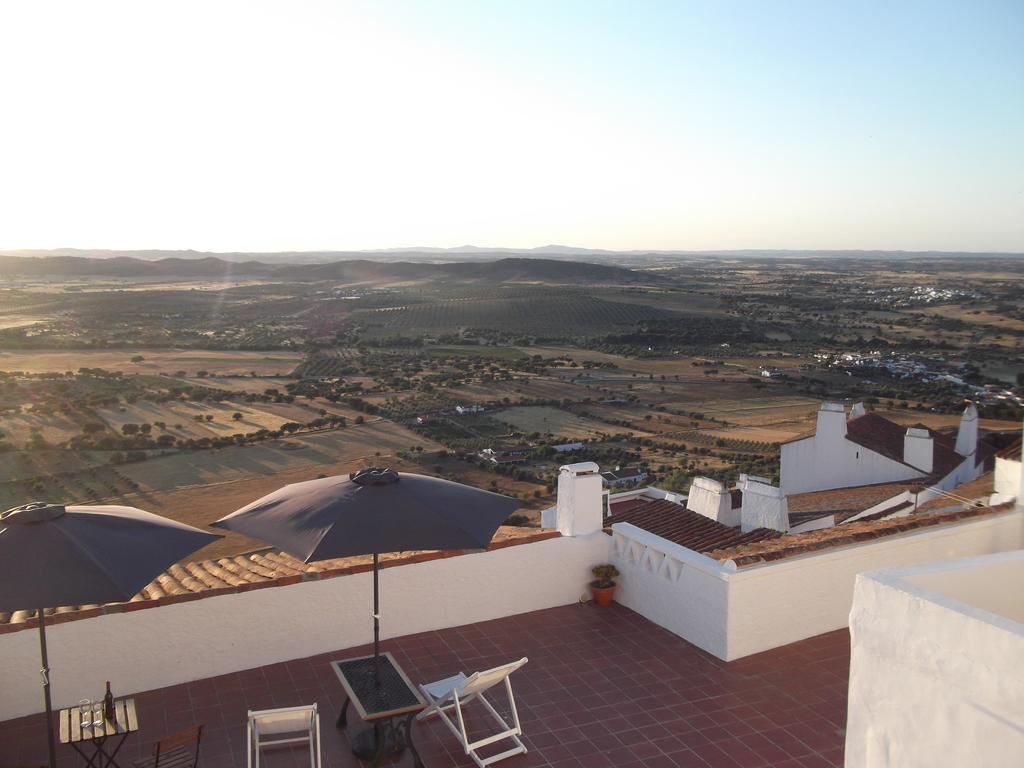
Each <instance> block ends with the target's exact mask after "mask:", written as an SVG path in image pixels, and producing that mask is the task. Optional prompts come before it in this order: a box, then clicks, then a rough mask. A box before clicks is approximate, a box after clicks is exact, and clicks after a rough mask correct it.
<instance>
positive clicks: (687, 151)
mask: <svg viewBox="0 0 1024 768" xmlns="http://www.w3.org/2000/svg"><path fill="white" fill-rule="evenodd" d="M464 243H473V244H477V245H491V246H512V247H529V246H535V245H544V244H547V243H562V244H571V245H579V246H589V247H601V248H616V249H619V248H621V249H629V248H650V249H672V248H679V249H717V248H886V249H888V248H893V249H908V250H910V249H941V250H975V251H980V250H1013V251H1024V1H1022V0H1006V1H1005V2H997V1H994V0H992V1H988V0H964V1H963V2H957V3H950V2H941V1H940V0H928V1H927V2H904V1H901V0H885V1H884V2H877V3H875V2H867V1H865V0H855V1H854V0H851V1H850V2H839V0H835V1H833V0H824V1H823V0H813V1H812V2H774V1H771V2H770V1H769V0H760V1H758V2H728V0H711V1H710V2H706V3H703V2H682V0H678V1H677V2H664V3H662V2H641V1H639V0H634V1H633V2H621V3H618V2H598V0H586V1H584V2H559V1H558V0H543V1H542V2H536V3H534V2H525V1H524V0H508V2H502V3H497V2H494V3H492V2H482V1H481V0H474V2H465V3H463V2H448V1H446V0H423V2H416V3H414V2H404V3H398V2H381V1H380V0H374V1H373V2H365V3H350V2H342V1H341V0H333V1H329V0H321V1H319V2H317V1H315V0H280V2H259V1H257V0H240V1H239V2H227V1H225V0H200V1H198V2H190V1H188V0H173V1H169V2H150V1H146V0H128V1H127V2H105V1H104V0H88V1H87V2H86V1H84V0H68V1H66V2H46V1H44V0H21V1H17V0H0V247H3V248H50V247H61V246H76V247H83V248H84V247H89V248H196V249H201V250H290V249H349V248H351V249H356V248H380V247H392V246H413V245H432V246H454V245H461V244H464Z"/></svg>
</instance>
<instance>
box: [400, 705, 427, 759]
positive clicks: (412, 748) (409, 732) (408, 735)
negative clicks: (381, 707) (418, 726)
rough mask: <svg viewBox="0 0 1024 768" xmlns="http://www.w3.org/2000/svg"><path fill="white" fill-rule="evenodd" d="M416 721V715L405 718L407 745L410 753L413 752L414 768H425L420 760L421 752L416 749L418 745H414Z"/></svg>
mask: <svg viewBox="0 0 1024 768" xmlns="http://www.w3.org/2000/svg"><path fill="white" fill-rule="evenodd" d="M415 719H416V714H415V713H413V714H411V715H409V716H408V717H407V718H405V744H406V746H407V747H409V751H410V752H412V759H413V763H412V764H413V768H424V766H423V761H422V760H421V759H420V753H419V750H418V749H416V745H415V744H413V743H412V721H413V720H415Z"/></svg>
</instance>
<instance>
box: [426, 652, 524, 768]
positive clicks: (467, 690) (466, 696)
mask: <svg viewBox="0 0 1024 768" xmlns="http://www.w3.org/2000/svg"><path fill="white" fill-rule="evenodd" d="M526 661H527V659H526V658H525V657H523V658H522V659H520V660H519V661H513V662H512V663H511V664H504V665H502V666H500V667H495V668H494V669H488V670H487V671H485V672H475V673H473V674H472V675H470V676H469V677H466V676H465V675H464V674H462V673H461V672H460V673H459V674H457V675H455V676H454V677H448V678H445V679H444V680H438V681H437V682H435V683H426V684H421V685H420V690H421V691H423V695H424V696H425V697H426V699H427V708H426V709H424V710H423V711H422V712H420V714H419V715H417V719H418V720H422V719H424V718H427V717H431V716H433V715H438V716H439V717H440V718H441V719H442V720H443V721H444V724H445V725H447V726H448V730H450V731H451V732H452V733H454V734H455V737H456V738H457V739H458V740H459V741H461V742H462V746H463V748H464V749H465V750H466V754H467V755H469V756H470V757H471V758H473V762H474V763H476V764H477V765H478V766H480V768H486V766H488V765H491V764H492V763H496V762H498V761H499V760H504V759H505V758H506V757H512V755H520V754H522V753H523V752H525V751H526V747H525V746H523V742H522V741H520V739H519V737H520V736H521V735H522V733H523V729H522V727H521V726H520V725H519V713H518V712H517V711H516V700H515V697H514V696H513V695H512V682H511V681H510V680H509V675H511V674H512V673H513V672H515V671H516V670H517V669H519V668H520V667H521V666H523V665H524V664H525V663H526ZM502 681H504V682H505V690H506V691H507V692H508V703H509V708H510V709H511V710H512V725H509V724H508V723H507V722H505V718H503V717H502V716H501V715H499V714H498V710H496V709H495V708H494V707H493V706H492V705H491V702H489V701H488V700H487V699H486V698H485V697H484V691H486V690H488V689H490V688H492V687H494V686H495V685H498V683H500V682H502ZM473 699H479V700H480V703H481V704H483V705H484V708H485V709H486V710H487V711H488V712H489V713H490V715H491V717H492V718H494V721H495V722H496V723H497V724H498V726H499V727H500V728H501V729H502V730H501V732H500V733H496V734H494V735H493V736H487V737H485V738H482V739H477V740H476V741H473V742H471V741H470V740H469V735H468V734H467V733H466V723H465V721H464V719H463V716H462V707H463V706H464V705H465V704H469V703H470V702H471V701H473ZM450 710H455V715H456V719H457V720H458V725H456V724H455V722H453V721H452V719H451V718H450V717H449V716H448V712H449V711H450ZM503 739H511V740H512V743H513V744H514V745H515V746H514V747H512V748H511V749H507V750H505V751H504V752H501V753H499V754H496V755H491V756H490V757H485V758H482V757H480V756H479V755H478V754H477V753H476V751H477V750H478V749H480V747H485V746H487V745H488V744H493V743H495V742H496V741H501V740H503Z"/></svg>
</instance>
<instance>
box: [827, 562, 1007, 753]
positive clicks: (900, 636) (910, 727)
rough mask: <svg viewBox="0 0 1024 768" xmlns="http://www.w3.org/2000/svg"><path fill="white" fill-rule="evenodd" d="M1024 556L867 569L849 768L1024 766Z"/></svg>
mask: <svg viewBox="0 0 1024 768" xmlns="http://www.w3.org/2000/svg"><path fill="white" fill-rule="evenodd" d="M1022 584H1024V551H1017V552H1012V553H1004V554H998V555H989V556H985V557H977V558H969V559H965V560H955V561H947V562H943V563H937V564H929V565H919V566H911V567H906V568H898V569H891V570H885V571H877V572H872V573H867V574H863V575H861V576H859V577H858V578H857V584H856V588H855V592H854V602H853V610H852V612H851V614H850V633H851V641H852V642H851V653H850V697H849V714H848V718H847V726H846V766H847V768H863V767H867V766H870V767H871V768H890V767H891V768H917V767H918V766H921V768H924V767H925V766H927V768H933V766H940V765H941V766H946V765H948V766H1021V765H1024V590H1022V589H1021V585H1022Z"/></svg>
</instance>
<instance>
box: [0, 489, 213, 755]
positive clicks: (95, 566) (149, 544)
mask: <svg viewBox="0 0 1024 768" xmlns="http://www.w3.org/2000/svg"><path fill="white" fill-rule="evenodd" d="M219 538H221V537H220V536H219V535H217V534H213V533H208V532H206V531H200V530H199V529H198V528H193V527H192V526H190V525H184V524H182V523H177V522H174V521H173V520H168V519H166V518H164V517H160V516H159V515H152V514H150V513H149V512H143V511H142V510H141V509H135V508H134V507H120V506H74V507H64V506H61V505H59V504H46V503H42V502H34V503H32V504H26V505H24V506H21V507H15V508H14V509H9V510H7V511H6V512H4V513H2V514H0V611H8V612H14V611H19V610H32V609H35V610H36V611H37V612H38V616H39V653H40V657H41V660H42V669H41V670H40V672H41V675H42V682H43V703H44V705H45V707H46V729H47V737H48V739H49V743H48V745H47V746H48V748H49V765H50V768H54V766H55V765H56V751H55V745H54V738H53V715H52V709H51V702H50V669H49V661H48V659H47V651H46V616H45V613H44V612H43V609H44V608H57V607H60V606H62V605H83V604H92V603H113V602H121V601H125V600H131V598H132V597H134V596H135V594H136V593H137V592H138V591H139V590H140V589H142V588H143V587H144V586H146V585H147V584H149V582H151V581H152V580H153V579H154V578H156V577H157V576H158V575H160V573H161V572H163V571H164V569H166V568H167V567H168V566H170V565H173V564H174V563H176V562H177V561H178V560H181V559H182V558H183V557H185V556H186V555H189V554H191V553H192V552H195V551H196V550H197V549H199V548H200V547H203V546H205V545H206V544H209V543H210V542H211V541H215V540H216V539H219Z"/></svg>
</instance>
